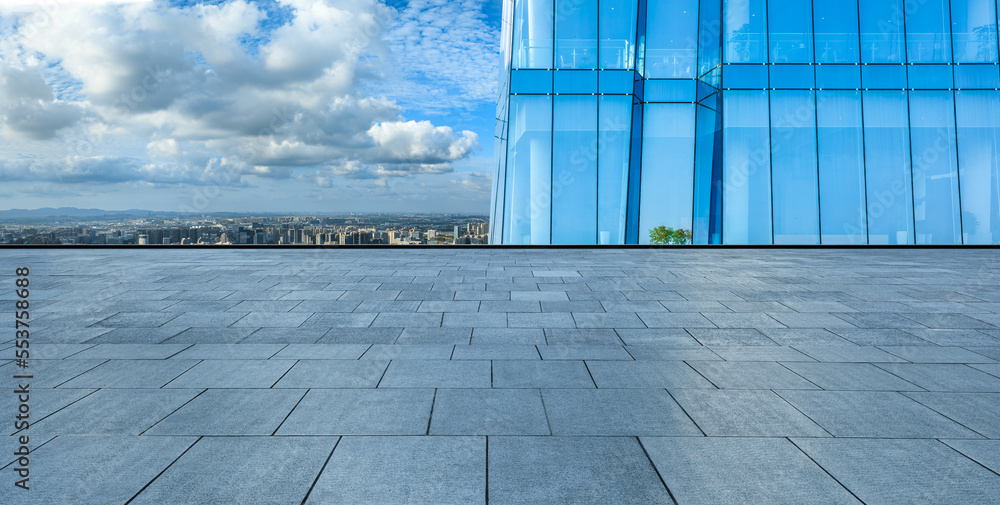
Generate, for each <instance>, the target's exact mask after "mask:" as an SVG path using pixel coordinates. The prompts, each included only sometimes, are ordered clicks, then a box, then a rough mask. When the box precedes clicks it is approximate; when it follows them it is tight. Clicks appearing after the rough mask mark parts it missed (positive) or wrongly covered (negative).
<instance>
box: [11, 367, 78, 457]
mask: <svg viewBox="0 0 1000 505" xmlns="http://www.w3.org/2000/svg"><path fill="white" fill-rule="evenodd" d="M5 373H6V372H5ZM8 380H10V379H8ZM16 382H17V381H11V382H10V384H11V386H14V385H15V383H16ZM22 383H23V381H22ZM29 386H32V390H31V393H30V397H29V398H28V401H29V402H30V403H29V407H30V411H29V412H28V414H29V415H30V416H31V417H30V419H29V422H31V421H32V420H33V421H34V422H33V423H31V424H30V426H29V427H28V429H32V428H33V427H34V426H35V424H36V423H38V422H39V421H40V420H42V419H44V418H45V417H46V416H48V415H50V414H52V413H53V412H56V411H58V410H60V409H62V408H64V407H66V406H67V405H70V404H72V403H73V402H76V401H78V400H80V399H81V398H83V397H85V396H87V395H89V394H92V393H93V392H94V391H96V389H35V388H34V384H33V383H30V382H29ZM11 391H12V392H13V387H12V388H11ZM19 404H20V401H18V395H14V394H5V395H3V397H2V398H0V408H3V409H4V412H10V413H11V418H13V417H14V416H15V415H16V414H15V413H17V412H18V406H19ZM10 427H11V429H10V430H7V428H6V427H5V428H4V430H3V431H4V433H3V434H4V435H8V434H10V433H13V432H14V428H13V426H10ZM11 440H13V438H12V439H11ZM4 447H6V446H4ZM7 454H9V453H4V458H6V457H7Z"/></svg>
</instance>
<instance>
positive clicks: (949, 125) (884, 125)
mask: <svg viewBox="0 0 1000 505" xmlns="http://www.w3.org/2000/svg"><path fill="white" fill-rule="evenodd" d="M503 19H504V30H503V39H502V44H503V60H504V64H503V65H502V66H501V67H502V68H501V72H502V75H501V79H500V100H499V102H498V107H497V130H496V153H497V156H496V157H497V170H496V173H495V177H494V179H493V203H492V205H493V206H492V209H491V218H492V225H491V234H492V237H491V242H492V243H503V244H635V243H640V244H641V243H645V242H648V240H649V230H650V229H651V228H654V227H657V226H667V227H671V228H677V229H687V230H691V232H692V233H693V237H694V242H695V243H700V244H709V243H711V244H872V245H877V244H998V243H1000V175H998V155H1000V152H998V151H1000V90H998V89H1000V65H998V52H1000V49H998V33H997V5H996V0H950V1H949V0H908V1H905V2H904V1H903V0H812V1H810V0H723V1H720V0H701V1H699V0H506V1H505V3H504V15H503Z"/></svg>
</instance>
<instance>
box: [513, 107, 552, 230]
mask: <svg viewBox="0 0 1000 505" xmlns="http://www.w3.org/2000/svg"><path fill="white" fill-rule="evenodd" d="M510 108H511V116H510V118H511V120H510V126H509V128H510V136H509V137H508V139H507V189H506V209H505V210H504V212H505V213H506V214H507V215H509V216H510V219H509V222H510V229H509V230H508V229H507V223H506V221H505V223H504V225H505V229H504V234H505V235H507V240H506V241H505V243H508V244H548V243H549V240H550V238H551V237H550V233H549V228H550V224H551V215H550V214H551V205H550V204H551V201H552V192H551V191H550V187H551V183H552V97H551V96H546V95H516V96H512V97H510Z"/></svg>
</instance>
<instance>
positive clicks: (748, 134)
mask: <svg viewBox="0 0 1000 505" xmlns="http://www.w3.org/2000/svg"><path fill="white" fill-rule="evenodd" d="M722 111H723V116H724V119H723V126H724V130H723V148H722V152H723V167H722V171H723V173H722V181H723V183H722V184H723V190H724V193H723V200H722V209H723V218H722V223H723V231H722V240H723V241H724V242H725V243H727V244H770V243H771V152H770V145H771V141H770V139H769V138H768V116H769V114H768V105H767V92H766V91H726V92H725V93H723V106H722Z"/></svg>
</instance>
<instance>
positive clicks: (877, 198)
mask: <svg viewBox="0 0 1000 505" xmlns="http://www.w3.org/2000/svg"><path fill="white" fill-rule="evenodd" d="M863 96H864V102H863V104H864V124H865V177H866V180H867V191H868V243H870V244H878V245H884V244H912V243H913V200H912V196H911V191H912V186H911V181H910V136H909V134H908V131H909V126H908V125H909V118H908V116H907V111H906V109H907V106H906V92H905V91H865V92H864V95H863Z"/></svg>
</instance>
